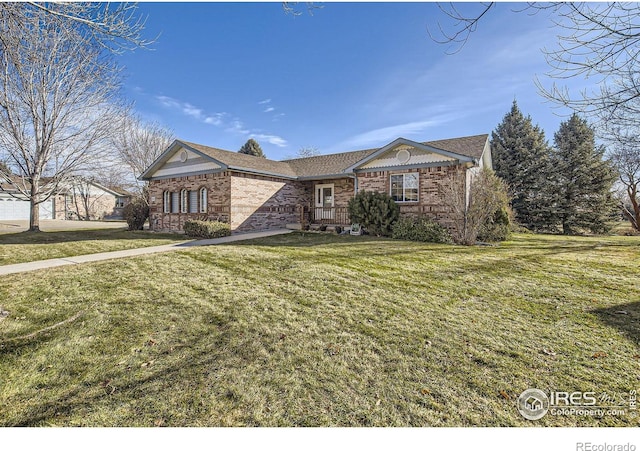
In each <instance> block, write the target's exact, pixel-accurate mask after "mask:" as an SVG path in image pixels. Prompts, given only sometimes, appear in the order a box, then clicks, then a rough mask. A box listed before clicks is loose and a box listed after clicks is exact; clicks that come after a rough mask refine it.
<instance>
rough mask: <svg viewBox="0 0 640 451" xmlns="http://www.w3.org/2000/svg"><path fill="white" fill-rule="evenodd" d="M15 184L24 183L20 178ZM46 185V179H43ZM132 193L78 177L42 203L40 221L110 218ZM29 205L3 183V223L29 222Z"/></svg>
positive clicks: (0, 215) (0, 194)
mask: <svg viewBox="0 0 640 451" xmlns="http://www.w3.org/2000/svg"><path fill="white" fill-rule="evenodd" d="M11 179H12V181H13V183H22V180H21V179H20V178H19V177H17V176H12V177H11ZM44 182H45V183H46V179H45V180H44ZM128 198H129V199H130V194H125V193H122V192H119V191H115V190H112V189H110V188H106V187H104V186H102V185H100V184H99V183H96V182H93V181H90V180H88V179H85V178H82V177H75V178H73V179H71V180H70V181H68V182H65V183H64V184H62V185H60V186H59V187H58V189H57V191H56V192H55V194H53V195H52V196H51V197H50V198H49V199H48V200H46V201H44V202H43V203H41V204H40V206H39V208H40V219H90V220H100V219H104V218H105V217H107V216H110V217H111V219H122V214H121V209H120V217H113V216H114V213H117V212H118V209H117V205H118V202H120V203H121V204H122V206H123V207H124V205H126V203H128V200H127V199H128ZM29 212H30V202H29V200H28V199H27V198H26V197H24V196H23V195H21V194H20V193H19V192H18V190H16V189H15V187H14V186H12V184H10V183H8V182H7V181H6V180H4V181H0V220H14V221H15V220H27V221H28V220H29Z"/></svg>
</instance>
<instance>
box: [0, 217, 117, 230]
mask: <svg viewBox="0 0 640 451" xmlns="http://www.w3.org/2000/svg"><path fill="white" fill-rule="evenodd" d="M126 227H127V223H126V222H125V221H63V220H61V219H41V220H40V230H43V231H45V232H62V231H68V230H81V229H85V230H86V229H122V228H126ZM28 228H29V221H22V220H21V221H0V233H16V232H24V231H25V230H27V229H28Z"/></svg>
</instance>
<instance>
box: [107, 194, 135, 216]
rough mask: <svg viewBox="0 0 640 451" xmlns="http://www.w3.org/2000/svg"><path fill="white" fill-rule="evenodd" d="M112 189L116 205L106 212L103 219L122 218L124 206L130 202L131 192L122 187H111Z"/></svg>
mask: <svg viewBox="0 0 640 451" xmlns="http://www.w3.org/2000/svg"><path fill="white" fill-rule="evenodd" d="M112 190H113V191H114V192H115V193H116V205H115V207H114V208H113V211H112V212H111V213H108V214H106V215H105V216H104V219H108V220H116V219H124V207H126V206H127V205H129V204H130V203H131V199H133V194H131V193H130V192H128V191H126V190H124V189H122V188H112Z"/></svg>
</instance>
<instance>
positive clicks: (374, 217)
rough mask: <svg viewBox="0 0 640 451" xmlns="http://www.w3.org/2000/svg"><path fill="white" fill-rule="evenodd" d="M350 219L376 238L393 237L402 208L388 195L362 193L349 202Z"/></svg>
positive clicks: (370, 192) (373, 192) (371, 192)
mask: <svg viewBox="0 0 640 451" xmlns="http://www.w3.org/2000/svg"><path fill="white" fill-rule="evenodd" d="M348 210H349V217H350V218H351V222H352V223H354V224H360V225H361V226H362V227H364V228H365V229H366V230H367V231H368V232H369V233H371V234H373V235H376V236H391V234H392V231H393V230H392V227H393V224H394V223H395V222H396V221H397V220H398V217H399V216H400V207H399V206H398V204H396V202H395V201H394V200H393V199H392V198H391V196H389V195H388V194H386V193H378V192H375V191H360V192H359V193H358V194H356V195H355V196H354V197H352V198H351V199H350V200H349V205H348Z"/></svg>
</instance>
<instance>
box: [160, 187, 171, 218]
mask: <svg viewBox="0 0 640 451" xmlns="http://www.w3.org/2000/svg"><path fill="white" fill-rule="evenodd" d="M162 212H163V213H169V212H171V193H170V192H169V191H165V192H164V193H162Z"/></svg>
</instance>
